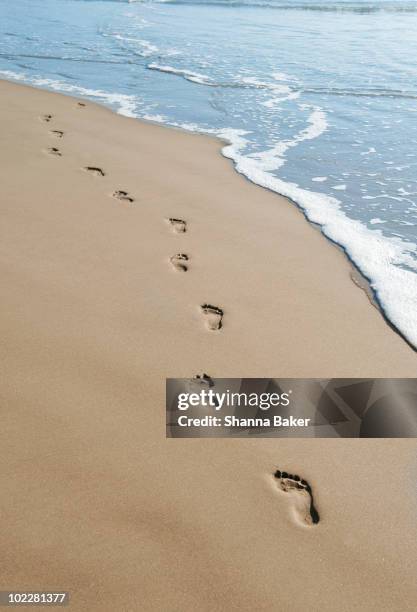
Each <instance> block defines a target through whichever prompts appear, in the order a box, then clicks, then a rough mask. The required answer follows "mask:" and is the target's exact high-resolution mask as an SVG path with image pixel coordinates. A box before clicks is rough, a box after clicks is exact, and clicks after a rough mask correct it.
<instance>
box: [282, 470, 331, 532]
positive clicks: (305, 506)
mask: <svg viewBox="0 0 417 612" xmlns="http://www.w3.org/2000/svg"><path fill="white" fill-rule="evenodd" d="M274 477H275V478H276V479H277V481H278V487H279V489H280V490H281V491H283V492H284V493H289V495H290V497H291V500H292V501H293V507H294V511H295V514H296V516H297V518H298V520H299V521H300V522H301V523H302V524H304V525H309V526H311V525H317V523H318V522H319V521H320V516H319V513H318V512H317V510H316V508H315V506H314V501H313V493H312V490H311V487H310V485H309V484H308V482H307V481H306V480H303V479H302V478H300V477H299V476H297V475H295V476H294V475H293V474H288V473H287V472H281V471H280V470H277V471H276V472H275V474H274Z"/></svg>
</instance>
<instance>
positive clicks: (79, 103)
mask: <svg viewBox="0 0 417 612" xmlns="http://www.w3.org/2000/svg"><path fill="white" fill-rule="evenodd" d="M77 104H78V106H87V105H86V104H84V102H78V103H77Z"/></svg>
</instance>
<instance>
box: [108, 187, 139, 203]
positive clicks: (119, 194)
mask: <svg viewBox="0 0 417 612" xmlns="http://www.w3.org/2000/svg"><path fill="white" fill-rule="evenodd" d="M113 197H114V198H116V200H122V201H124V202H130V203H132V202H134V201H135V200H134V198H132V196H130V195H129V194H128V192H127V191H123V190H122V189H116V191H115V192H114V193H113Z"/></svg>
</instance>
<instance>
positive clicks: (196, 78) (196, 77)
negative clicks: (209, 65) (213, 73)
mask: <svg viewBox="0 0 417 612" xmlns="http://www.w3.org/2000/svg"><path fill="white" fill-rule="evenodd" d="M147 68H148V70H157V71H158V72H167V73H169V74H176V75H177V76H182V77H184V78H185V79H187V81H192V82H193V83H199V84H200V85H210V84H211V83H212V79H211V78H210V77H209V76H207V75H205V74H200V73H199V72H193V71H192V70H186V69H182V68H173V67H172V66H163V65H161V64H156V63H153V64H148V65H147Z"/></svg>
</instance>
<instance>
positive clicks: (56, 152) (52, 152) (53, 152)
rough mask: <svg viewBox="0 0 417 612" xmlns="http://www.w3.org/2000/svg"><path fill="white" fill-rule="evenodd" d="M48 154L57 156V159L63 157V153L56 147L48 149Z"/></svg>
mask: <svg viewBox="0 0 417 612" xmlns="http://www.w3.org/2000/svg"><path fill="white" fill-rule="evenodd" d="M48 153H49V155H55V156H56V157H62V153H61V151H60V150H59V149H57V148H56V147H50V148H49V149H48Z"/></svg>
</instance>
